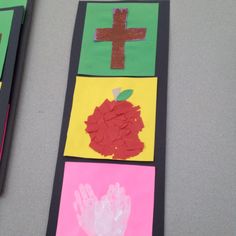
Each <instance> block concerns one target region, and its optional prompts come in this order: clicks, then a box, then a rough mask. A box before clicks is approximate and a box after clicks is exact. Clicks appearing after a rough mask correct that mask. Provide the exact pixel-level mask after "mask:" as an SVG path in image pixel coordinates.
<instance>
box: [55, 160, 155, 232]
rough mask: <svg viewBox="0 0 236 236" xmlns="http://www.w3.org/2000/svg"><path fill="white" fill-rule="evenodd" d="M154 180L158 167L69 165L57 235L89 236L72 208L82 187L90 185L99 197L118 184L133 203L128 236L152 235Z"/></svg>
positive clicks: (98, 164) (76, 163)
mask: <svg viewBox="0 0 236 236" xmlns="http://www.w3.org/2000/svg"><path fill="white" fill-rule="evenodd" d="M154 181H155V168H154V167H150V166H136V165H120V164H101V163H80V162H66V163H65V171H64V178H63V186H62V194H61V202H60V209H59V217H58V224H57V232H56V235H57V236H87V234H86V233H84V232H83V230H82V229H81V227H80V226H79V224H78V222H77V220H76V214H75V211H74V208H73V202H74V201H75V197H74V192H75V190H77V189H78V188H79V185H80V184H89V185H91V186H92V188H93V191H94V193H95V194H96V195H97V197H99V198H100V197H101V196H103V195H104V194H105V193H106V191H107V189H108V186H109V185H110V184H115V183H117V182H118V183H120V185H121V186H122V187H124V188H125V190H126V193H127V194H128V195H129V196H130V198H131V203H132V206H131V214H130V218H129V221H128V225H127V229H126V232H125V236H152V227H153V208H154Z"/></svg>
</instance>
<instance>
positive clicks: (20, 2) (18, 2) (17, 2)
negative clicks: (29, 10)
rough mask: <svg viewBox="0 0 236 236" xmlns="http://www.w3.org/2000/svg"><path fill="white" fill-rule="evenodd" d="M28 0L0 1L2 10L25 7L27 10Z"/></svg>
mask: <svg viewBox="0 0 236 236" xmlns="http://www.w3.org/2000/svg"><path fill="white" fill-rule="evenodd" d="M27 1H28V0H0V8H8V7H18V6H23V7H24V8H26V5H27Z"/></svg>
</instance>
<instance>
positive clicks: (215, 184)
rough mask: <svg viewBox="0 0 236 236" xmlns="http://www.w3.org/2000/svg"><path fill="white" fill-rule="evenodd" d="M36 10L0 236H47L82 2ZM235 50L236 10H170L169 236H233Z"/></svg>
mask: <svg viewBox="0 0 236 236" xmlns="http://www.w3.org/2000/svg"><path fill="white" fill-rule="evenodd" d="M36 1H37V3H36V7H35V14H34V19H33V25H32V32H31V36H30V43H29V50H28V56H27V60H26V66H25V73H24V82H23V86H22V90H21V96H20V101H19V107H18V112H17V119H16V123H15V130H14V138H13V144H12V150H11V159H10V163H9V171H8V175H7V182H6V189H5V193H4V195H3V196H2V197H1V198H0V235H1V236H42V235H45V232H46V225H47V219H48V211H49V206H50V198H51V193H52V184H53V178H54V173H55V165H56V159H57V151H58V142H59V136H60V127H61V122H62V112H63V106H64V100H65V90H66V84H67V74H68V69H69V56H70V48H71V40H72V34H73V27H74V22H75V14H76V10H77V2H78V0H50V1H48V0H36ZM235 43H236V1H235V0H214V1H213V0H172V1H171V25H170V60H169V86H168V89H169V91H168V121H167V124H168V129H167V156H166V158H167V168H166V222H165V226H166V228H165V231H166V234H165V235H166V236H222V235H224V236H235V235H236V144H235V141H236V45H235ZM68 236H69V235H68ZM144 236H146V235H144Z"/></svg>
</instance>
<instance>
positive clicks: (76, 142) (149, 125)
mask: <svg viewBox="0 0 236 236" xmlns="http://www.w3.org/2000/svg"><path fill="white" fill-rule="evenodd" d="M157 80H158V79H157V78H156V77H149V78H147V77H145V78H138V77H136V78H127V77H82V76H77V77H76V84H75V89H74V96H73V104H72V110H71V116H70V122H69V128H68V132H67V139H66V146H65V150H64V155H65V156H73V157H81V158H92V159H93V158H95V159H112V156H108V157H104V156H103V155H101V154H100V153H98V152H96V151H94V150H93V149H92V148H90V146H89V144H90V136H89V134H88V133H87V132H86V130H85V129H86V124H85V121H86V120H87V118H88V116H90V115H92V114H93V112H94V109H95V108H96V107H99V106H100V105H101V104H102V103H103V102H104V101H105V100H106V99H109V100H110V101H112V100H114V96H113V93H112V90H113V89H115V88H121V89H122V90H126V89H133V94H132V96H131V97H130V98H129V99H128V101H129V102H131V103H132V104H133V105H135V106H140V107H141V109H140V110H141V117H142V120H143V123H144V128H143V129H142V131H141V132H140V133H139V139H140V140H141V141H142V142H143V143H144V149H143V151H142V152H141V153H140V154H139V155H137V156H135V157H132V158H128V159H127V160H132V161H153V160H154V143H155V123H156V97H157Z"/></svg>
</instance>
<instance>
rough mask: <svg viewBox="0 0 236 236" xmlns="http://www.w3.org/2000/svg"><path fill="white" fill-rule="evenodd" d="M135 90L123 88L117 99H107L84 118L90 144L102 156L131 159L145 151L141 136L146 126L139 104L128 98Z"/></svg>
mask: <svg viewBox="0 0 236 236" xmlns="http://www.w3.org/2000/svg"><path fill="white" fill-rule="evenodd" d="M114 91H115V90H114ZM132 93H133V90H124V91H123V92H121V93H119V94H118V95H117V97H116V100H114V101H109V100H108V99H106V100H105V101H104V102H103V103H102V104H101V106H99V107H96V108H95V110H94V112H93V114H92V115H90V116H88V118H87V121H85V124H86V125H87V128H86V131H87V133H88V134H89V135H90V139H91V142H90V147H91V148H92V149H93V150H95V151H96V152H99V153H100V154H102V155H103V156H109V155H113V156H112V157H113V159H128V158H130V157H133V156H136V155H138V154H139V153H140V152H142V151H143V148H144V143H143V142H141V141H140V139H139V136H138V134H139V132H140V131H141V130H142V129H143V128H144V124H143V121H142V118H141V116H140V113H141V112H140V107H139V106H134V105H133V104H132V103H130V102H128V101H126V99H127V98H128V97H130V96H131V94H132Z"/></svg>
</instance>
